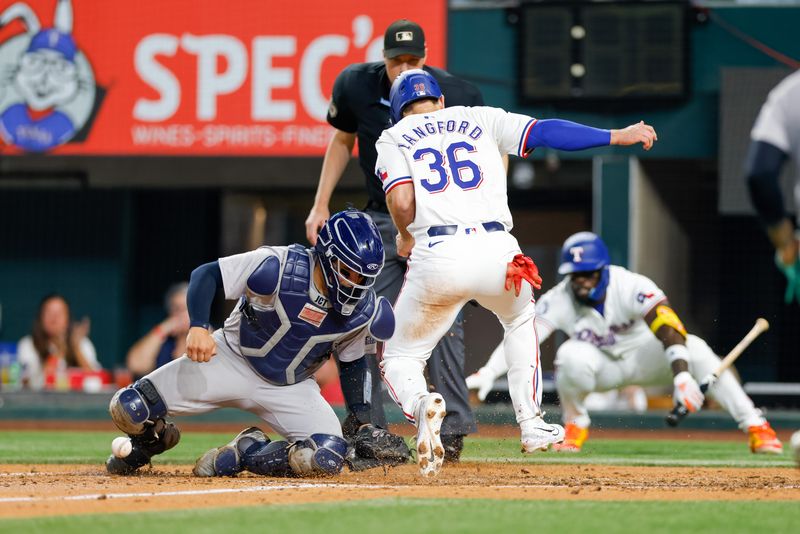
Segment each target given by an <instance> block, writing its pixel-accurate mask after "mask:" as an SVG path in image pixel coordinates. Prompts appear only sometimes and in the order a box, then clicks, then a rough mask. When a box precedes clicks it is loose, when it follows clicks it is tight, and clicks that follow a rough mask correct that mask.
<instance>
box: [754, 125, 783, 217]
mask: <svg viewBox="0 0 800 534" xmlns="http://www.w3.org/2000/svg"><path fill="white" fill-rule="evenodd" d="M786 158H787V155H786V153H785V152H783V151H782V150H781V149H780V148H778V147H776V146H775V145H771V144H769V143H765V142H764V141H753V142H752V143H750V148H749V149H748V151H747V159H746V162H745V176H746V177H747V187H748V188H749V189H750V200H751V201H752V202H753V207H755V209H756V213H758V216H759V218H760V219H761V221H762V222H763V223H764V224H766V225H767V226H773V225H775V224H777V223H779V222H780V221H781V219H783V218H784V217H785V216H786V214H785V212H784V210H783V193H782V192H781V186H780V175H781V168H782V167H783V163H784V162H785V161H786Z"/></svg>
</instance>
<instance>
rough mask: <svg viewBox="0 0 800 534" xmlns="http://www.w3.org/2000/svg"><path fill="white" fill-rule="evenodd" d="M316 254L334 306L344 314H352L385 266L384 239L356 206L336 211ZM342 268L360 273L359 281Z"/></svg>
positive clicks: (318, 241)
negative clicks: (382, 239)
mask: <svg viewBox="0 0 800 534" xmlns="http://www.w3.org/2000/svg"><path fill="white" fill-rule="evenodd" d="M314 253H315V254H316V256H317V259H318V261H319V263H320V266H321V267H322V272H323V274H324V275H325V284H326V285H327V287H328V296H329V298H330V300H331V303H332V304H333V308H334V309H335V310H336V311H337V312H339V313H341V314H342V315H350V314H352V313H353V310H354V309H355V307H356V305H357V304H358V302H359V301H360V300H361V299H362V298H364V296H365V295H366V294H367V291H368V290H369V289H370V288H371V287H372V285H373V284H374V283H375V279H376V278H377V277H378V274H379V273H380V272H381V269H383V259H384V252H383V242H381V235H380V233H379V232H378V228H377V227H376V226H375V223H374V222H373V221H372V219H371V218H370V216H369V215H367V214H366V213H363V212H361V211H358V210H356V209H353V208H350V209H347V210H345V211H340V212H339V213H335V214H334V215H333V216H332V217H331V218H330V219H328V221H327V222H326V223H325V225H324V226H323V227H322V229H321V230H320V232H319V236H318V237H317V243H316V244H315V245H314ZM343 269H344V270H345V271H349V272H350V273H357V274H358V275H360V276H359V280H358V281H354V280H353V279H352V277H350V276H347V274H349V273H344V272H343Z"/></svg>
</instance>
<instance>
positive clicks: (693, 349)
mask: <svg viewBox="0 0 800 534" xmlns="http://www.w3.org/2000/svg"><path fill="white" fill-rule="evenodd" d="M686 349H687V350H688V351H689V362H688V363H689V373H690V374H691V375H692V376H693V377H694V379H695V380H697V381H698V382H700V381H702V380H703V379H704V378H706V377H707V376H708V375H709V374H711V373H713V372H714V371H715V370H716V369H717V367H719V364H720V362H721V360H720V358H719V356H717V355H716V354H714V351H713V350H711V347H709V346H708V344H707V343H706V342H705V341H704V340H703V339H701V338H699V337H697V336H695V335H692V334H689V335H688V336H687V338H686ZM635 361H636V362H637V368H636V369H635V372H634V373H633V374H632V375H631V376H630V378H629V380H628V383H631V384H639V385H651V384H665V385H667V384H672V371H671V369H670V367H669V363H668V362H667V359H666V357H665V356H664V346H663V344H662V343H661V342H660V341H658V340H657V339H655V338H654V339H653V341H651V342H649V343H647V344H646V345H644V346H643V347H642V348H641V349H639V350H637V352H636V360H635ZM708 394H709V395H710V396H711V397H713V398H714V399H716V400H717V402H719V403H720V405H721V406H722V408H723V409H724V410H725V411H727V412H728V413H729V414H731V417H733V419H734V420H736V422H737V424H738V425H739V428H741V429H742V430H747V427H749V426H759V425H762V424H764V422H765V421H766V420H765V419H764V417H763V415H762V413H761V410H759V409H758V408H756V407H755V406H754V405H753V401H752V400H750V397H748V396H747V394H746V393H745V392H744V390H743V389H742V386H741V385H740V384H739V382H738V381H737V380H736V377H735V376H734V375H733V373H731V372H730V371H726V372H724V373H722V376H721V377H720V378H719V380H718V381H717V383H716V384H714V385H713V386H712V387H711V388H710V389H709V391H708Z"/></svg>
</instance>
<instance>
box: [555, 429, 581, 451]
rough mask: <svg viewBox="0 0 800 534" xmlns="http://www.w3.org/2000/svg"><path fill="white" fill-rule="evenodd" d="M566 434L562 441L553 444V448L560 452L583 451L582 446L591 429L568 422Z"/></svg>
mask: <svg viewBox="0 0 800 534" xmlns="http://www.w3.org/2000/svg"><path fill="white" fill-rule="evenodd" d="M565 430H566V436H565V437H564V441H563V442H562V443H556V444H554V445H553V450H554V451H558V452H581V447H583V443H584V442H585V441H586V438H588V437H589V429H588V428H583V427H579V426H578V425H576V424H575V423H567V425H566V427H565Z"/></svg>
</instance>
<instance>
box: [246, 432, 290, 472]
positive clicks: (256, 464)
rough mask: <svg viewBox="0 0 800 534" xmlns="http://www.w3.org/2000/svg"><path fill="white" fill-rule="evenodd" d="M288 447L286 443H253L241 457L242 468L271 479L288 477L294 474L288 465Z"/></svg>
mask: <svg viewBox="0 0 800 534" xmlns="http://www.w3.org/2000/svg"><path fill="white" fill-rule="evenodd" d="M290 448H291V445H289V443H288V442H286V441H271V442H269V443H254V444H253V445H251V446H250V447H249V448H248V449H247V450H246V451H244V452H243V453H242V455H241V465H242V468H243V469H245V470H247V471H250V472H251V473H255V474H256V475H266V476H271V477H289V476H292V475H293V474H294V472H293V471H292V468H291V466H290V465H289V449H290Z"/></svg>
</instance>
